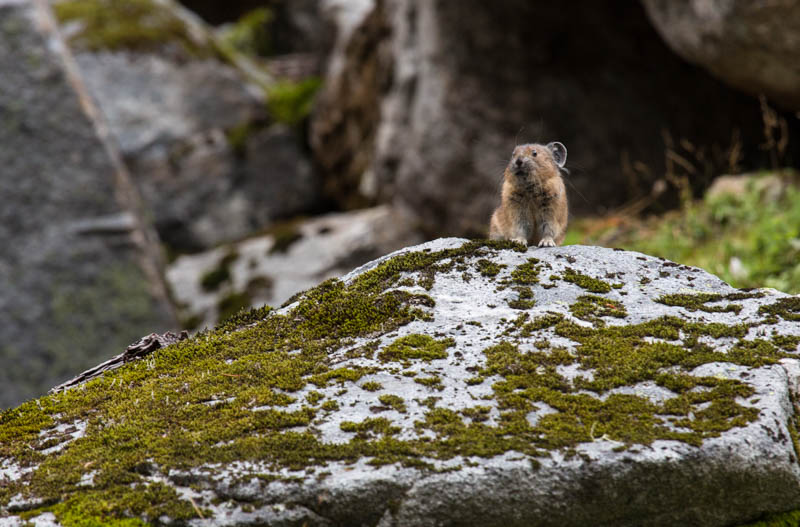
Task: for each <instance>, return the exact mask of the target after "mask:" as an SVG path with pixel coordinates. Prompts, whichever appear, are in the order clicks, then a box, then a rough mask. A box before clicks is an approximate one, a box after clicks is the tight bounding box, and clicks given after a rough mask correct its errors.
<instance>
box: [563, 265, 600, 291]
mask: <svg viewBox="0 0 800 527" xmlns="http://www.w3.org/2000/svg"><path fill="white" fill-rule="evenodd" d="M561 278H563V279H564V280H566V281H567V282H572V283H573V284H575V285H577V286H578V287H582V288H583V289H586V290H587V291H589V292H591V293H608V292H609V291H611V286H610V285H608V283H607V282H604V281H602V280H599V279H597V278H592V277H591V276H587V275H585V274H581V273H579V272H577V271H575V270H574V269H572V268H570V267H567V268H566V269H565V270H564V274H563V275H562V277H561Z"/></svg>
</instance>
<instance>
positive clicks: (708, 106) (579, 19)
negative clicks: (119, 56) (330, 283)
mask: <svg viewBox="0 0 800 527" xmlns="http://www.w3.org/2000/svg"><path fill="white" fill-rule="evenodd" d="M361 4H362V9H361V10H358V11H355V14H357V15H359V16H354V17H353V18H354V19H355V22H356V23H355V26H354V28H353V29H352V30H351V31H349V32H347V33H345V40H344V41H343V42H340V43H338V44H337V47H336V50H335V51H334V53H333V56H332V57H331V59H330V65H329V70H328V74H327V76H326V80H325V86H324V88H323V92H322V93H321V95H320V98H319V104H318V105H317V108H316V111H315V114H314V116H313V122H312V136H311V142H312V146H313V148H314V154H315V158H316V159H317V161H318V163H319V164H320V166H321V167H322V168H323V169H324V170H325V182H326V183H325V184H326V191H327V192H328V193H329V194H330V195H331V196H333V197H334V198H335V199H337V200H339V202H340V203H341V204H342V205H344V206H351V204H353V203H356V204H358V203H359V201H358V200H361V201H360V202H361V203H363V202H374V201H378V202H381V201H396V202H398V203H399V204H402V205H405V206H407V207H408V208H409V209H411V210H412V211H414V213H416V214H417V215H418V216H419V217H420V219H421V221H422V225H423V226H424V227H425V228H426V229H427V231H428V233H429V234H439V235H441V234H443V233H447V234H449V233H485V231H486V229H487V226H488V218H489V216H490V214H491V211H492V208H493V207H494V206H496V201H497V199H498V198H497V195H498V192H499V184H500V181H501V179H502V172H503V168H504V166H505V164H506V163H507V161H508V158H509V156H510V153H511V151H512V149H513V147H514V145H515V143H522V142H531V141H553V140H558V141H561V142H563V143H564V144H565V145H567V148H568V149H569V162H568V163H567V165H568V167H569V168H570V169H571V176H570V177H569V178H568V179H569V183H570V184H569V185H568V188H569V193H570V198H571V205H572V208H573V209H574V210H575V211H576V212H579V213H580V212H602V211H605V210H608V208H612V207H615V206H617V205H620V204H622V203H625V202H628V201H629V200H631V199H633V198H639V197H641V196H643V195H648V194H649V193H650V192H651V190H652V187H653V184H654V182H655V181H656V180H657V179H658V178H661V177H663V174H664V173H665V171H668V172H670V173H673V172H674V173H675V174H674V175H677V176H680V175H687V176H689V177H690V180H691V182H692V184H693V185H695V186H696V188H699V187H702V186H703V185H704V184H707V182H708V181H709V180H710V178H711V177H713V175H715V174H718V173H720V172H727V171H728V170H730V169H731V167H729V166H728V162H729V161H730V160H731V159H733V160H735V161H738V160H739V159H738V158H737V156H736V155H733V156H731V155H728V154H730V153H731V151H729V149H734V150H735V149H736V148H739V147H741V148H742V149H743V150H742V151H743V152H744V159H743V161H744V162H745V164H748V163H749V164H758V163H759V162H760V161H761V158H760V157H759V156H761V155H762V153H761V152H759V150H758V146H759V144H761V143H762V142H763V138H762V137H761V130H762V124H761V119H760V117H761V116H760V111H759V104H758V101H757V100H755V99H753V98H749V97H745V96H743V95H741V94H739V93H737V92H736V90H733V89H731V88H728V87H726V86H724V85H723V84H722V83H721V82H718V81H717V80H715V79H713V78H712V77H711V76H710V75H708V74H707V73H706V72H704V71H703V70H702V69H700V68H697V67H693V66H692V65H690V64H687V63H686V62H685V61H683V60H681V59H680V58H679V57H677V56H675V54H674V53H673V52H672V51H671V50H670V49H669V48H668V47H667V46H666V45H664V43H663V41H662V39H661V38H660V37H659V35H658V33H657V32H656V31H655V30H654V29H653V27H652V25H651V24H650V23H649V21H648V20H647V17H646V15H645V12H644V9H643V7H642V6H641V5H639V4H638V3H635V2H627V3H624V5H622V4H620V5H615V6H613V7H610V6H608V5H607V4H604V3H602V2H592V1H591V0H580V1H578V2H573V3H571V4H570V6H569V7H565V6H562V5H561V4H558V3H554V2H549V3H548V2H530V1H527V0H501V1H496V2H484V1H482V0H468V1H466V2H465V1H461V0H459V1H455V0H448V1H442V2H428V1H421V0H385V1H382V2H369V1H364V2H361ZM737 131H741V135H737V133H738V132H737ZM739 141H741V144H739ZM671 175H673V174H671Z"/></svg>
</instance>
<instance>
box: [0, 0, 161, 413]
mask: <svg viewBox="0 0 800 527" xmlns="http://www.w3.org/2000/svg"><path fill="white" fill-rule="evenodd" d="M38 4H39V3H38V2H19V1H15V0H2V1H0V78H2V83H0V166H2V175H1V176H0V202H2V203H3V206H2V208H0V246H2V248H3V249H2V251H0V312H2V317H0V318H2V322H0V357H2V367H0V407H5V406H11V405H16V404H19V403H20V402H22V401H23V400H25V399H28V398H31V397H34V396H37V395H39V394H41V393H44V392H45V391H46V390H47V389H48V388H50V387H52V386H53V384H54V383H58V382H60V381H63V380H65V379H66V378H68V377H71V376H72V375H74V374H75V373H76V371H79V370H81V369H83V368H86V367H88V366H90V365H92V364H95V363H97V362H98V361H99V360H101V359H103V358H107V357H108V356H110V355H112V354H114V353H117V352H118V351H119V350H120V349H124V348H125V346H127V345H128V344H129V343H130V342H132V341H134V340H137V339H138V338H139V337H140V336H142V335H143V334H145V333H149V332H152V331H158V330H166V329H170V328H173V327H174V326H175V325H176V324H177V321H176V320H175V317H174V314H173V311H172V306H171V304H170V302H169V300H168V298H167V293H166V288H165V286H164V282H163V277H162V276H161V273H162V271H163V269H162V267H161V264H162V262H161V256H160V255H161V252H160V251H161V248H160V247H159V246H158V240H157V237H156V236H155V233H154V232H153V231H152V229H151V227H150V226H148V225H147V224H145V223H144V222H143V221H142V217H143V216H142V208H141V203H140V201H139V196H138V194H137V191H136V189H135V187H134V186H133V184H132V182H131V181H130V179H129V176H128V173H127V171H126V169H125V167H124V166H123V164H122V163H121V161H120V159H119V154H118V152H117V151H116V150H115V147H114V146H113V143H112V142H111V141H110V140H109V137H108V135H109V133H108V129H107V127H106V126H105V124H104V123H103V121H102V119H101V118H99V116H98V111H97V109H96V107H94V105H93V103H92V102H91V100H90V97H89V95H88V93H87V92H86V90H85V88H84V87H83V85H82V83H81V81H80V79H79V77H78V74H77V71H76V68H75V65H74V62H73V59H72V57H71V56H70V55H69V54H68V52H67V51H66V49H65V46H64V43H63V42H62V41H61V40H60V38H59V36H58V34H57V32H56V29H55V25H54V23H53V21H52V19H51V18H50V16H49V12H48V11H47V10H46V8H42V7H40V6H38Z"/></svg>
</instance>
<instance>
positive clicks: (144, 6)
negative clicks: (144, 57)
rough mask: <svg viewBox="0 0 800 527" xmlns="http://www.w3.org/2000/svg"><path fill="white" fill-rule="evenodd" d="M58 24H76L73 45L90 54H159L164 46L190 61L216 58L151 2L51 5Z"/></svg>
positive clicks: (89, 0)
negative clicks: (130, 52)
mask: <svg viewBox="0 0 800 527" xmlns="http://www.w3.org/2000/svg"><path fill="white" fill-rule="evenodd" d="M53 10H54V11H55V15H56V18H57V19H58V21H59V22H61V23H62V24H63V23H68V22H77V23H79V24H80V30H79V31H77V32H76V33H75V34H74V35H72V36H71V37H70V42H71V44H72V45H74V46H76V47H78V48H82V49H87V50H90V51H100V50H121V49H124V50H131V51H158V50H161V49H162V48H163V47H164V46H165V44H167V43H169V44H171V45H173V46H175V45H177V46H179V49H181V50H182V51H183V52H185V53H186V54H188V55H189V56H193V57H197V56H200V57H208V56H212V55H214V54H215V52H214V49H213V47H212V46H204V45H201V44H199V43H198V42H197V41H196V40H195V39H193V38H192V36H191V33H190V31H189V29H188V28H187V27H186V25H185V24H184V23H183V21H182V20H180V18H178V17H177V16H176V15H175V14H174V13H172V12H171V11H170V10H169V9H167V8H165V7H164V6H160V5H158V4H157V3H156V2H154V1H153V0H125V1H120V0H66V1H61V2H56V3H55V4H54V5H53Z"/></svg>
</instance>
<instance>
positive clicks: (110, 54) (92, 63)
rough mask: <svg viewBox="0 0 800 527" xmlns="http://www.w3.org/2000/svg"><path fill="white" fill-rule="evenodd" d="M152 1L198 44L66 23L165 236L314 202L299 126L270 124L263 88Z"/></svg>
mask: <svg viewBox="0 0 800 527" xmlns="http://www.w3.org/2000/svg"><path fill="white" fill-rule="evenodd" d="M153 9H158V10H161V11H162V12H165V13H167V15H169V16H174V18H175V20H177V21H178V22H177V23H179V24H184V26H185V27H186V32H187V35H189V36H190V37H193V38H196V40H197V42H196V43H195V45H196V46H197V47H198V48H199V49H200V50H201V51H202V52H196V54H192V53H187V52H182V53H176V51H175V49H174V47H175V46H174V45H172V44H171V42H170V40H169V39H170V37H169V35H166V36H165V37H164V39H165V42H164V43H163V45H161V46H160V47H159V46H157V47H155V48H153V49H149V48H145V49H124V48H123V49H115V48H111V49H84V48H81V47H80V46H81V40H80V38H79V37H80V35H82V34H83V33H82V31H88V30H86V29H82V28H81V25H80V22H77V23H76V22H73V21H67V22H65V30H66V31H67V33H70V34H74V35H73V40H74V43H75V46H76V47H77V49H76V58H77V61H78V65H79V67H80V71H81V74H82V76H83V78H84V79H85V82H86V84H87V86H88V88H89V91H90V92H91V94H92V96H93V97H94V98H95V99H96V100H97V103H98V106H99V107H100V109H101V110H102V111H103V113H104V114H105V115H106V117H107V119H108V122H109V125H110V128H111V131H112V135H113V137H114V139H115V140H116V141H117V142H118V143H119V145H120V149H121V151H122V153H123V155H124V157H125V160H126V162H127V164H128V165H129V167H130V169H131V172H132V174H133V176H134V179H135V181H136V184H137V185H138V187H139V188H140V191H141V193H142V196H143V198H144V200H145V202H146V203H147V205H148V207H149V208H150V209H151V210H152V213H153V216H154V222H155V225H156V228H157V229H158V231H159V234H160V235H161V238H162V239H163V240H164V242H165V243H166V244H167V245H169V246H170V247H171V248H173V249H176V250H178V251H196V250H201V249H205V248H209V247H213V246H215V245H217V244H220V243H223V242H229V241H232V240H237V239H241V238H243V237H244V236H247V235H248V234H250V233H251V232H253V231H256V230H259V229H262V228H264V227H266V226H268V225H270V224H271V223H272V221H273V220H274V219H275V218H282V217H286V216H291V215H295V214H300V213H303V212H307V211H309V210H311V209H313V208H314V207H315V206H316V205H317V203H318V199H319V195H320V189H319V186H320V185H319V181H318V180H317V178H316V174H315V173H314V171H313V168H312V166H311V160H310V154H309V153H308V152H307V151H305V150H304V147H303V142H302V140H301V138H300V134H299V133H297V132H296V131H294V130H288V129H287V128H286V127H284V126H270V125H269V118H268V115H267V111H266V108H265V99H264V97H265V96H264V93H263V90H262V88H260V87H258V86H255V85H251V84H249V83H248V77H247V75H246V74H245V72H244V71H243V70H241V69H239V68H237V67H234V66H232V65H230V64H228V63H225V62H224V61H222V60H221V59H220V58H219V57H218V56H217V54H216V51H215V48H214V47H213V45H212V38H213V37H212V36H211V33H210V31H209V30H208V28H207V27H206V26H205V25H203V23H202V22H201V21H199V20H196V19H194V18H191V17H190V15H189V14H187V12H186V11H185V10H183V9H182V8H180V6H177V5H175V4H174V3H172V2H159V3H154V4H153ZM132 23H137V22H132ZM138 23H141V24H144V23H145V21H140V22H138ZM75 26H77V27H75ZM187 38H188V37H187ZM287 182H288V183H290V184H289V185H287ZM286 194H288V195H289V196H290V198H289V199H284V200H281V201H279V200H278V199H277V198H278V197H279V196H284V195H286Z"/></svg>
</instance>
